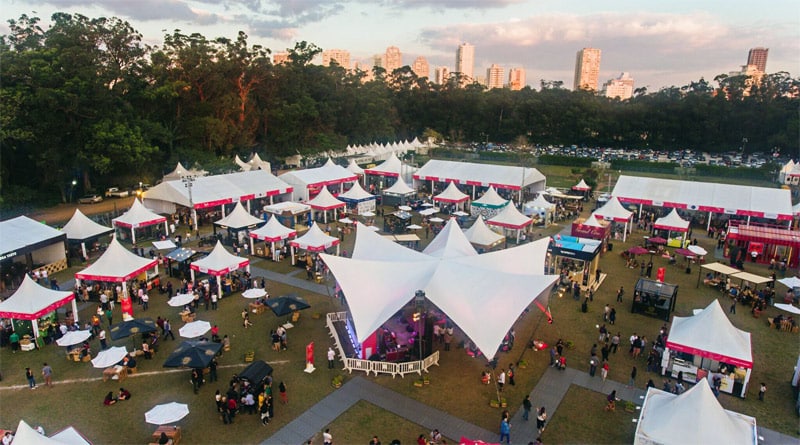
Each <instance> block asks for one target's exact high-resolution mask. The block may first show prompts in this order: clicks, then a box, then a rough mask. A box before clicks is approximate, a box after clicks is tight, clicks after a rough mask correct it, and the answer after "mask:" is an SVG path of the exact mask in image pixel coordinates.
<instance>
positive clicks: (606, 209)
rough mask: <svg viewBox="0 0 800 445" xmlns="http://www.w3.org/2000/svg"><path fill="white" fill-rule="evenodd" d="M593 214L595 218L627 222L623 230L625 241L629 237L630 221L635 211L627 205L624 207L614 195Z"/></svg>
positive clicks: (623, 239)
mask: <svg viewBox="0 0 800 445" xmlns="http://www.w3.org/2000/svg"><path fill="white" fill-rule="evenodd" d="M593 215H594V216H595V218H600V219H604V220H606V221H614V222H620V223H623V224H625V229H624V231H623V232H622V241H623V242H624V241H625V240H627V238H628V223H630V222H631V219H632V218H633V212H631V211H630V210H625V207H622V204H620V202H619V200H618V199H617V198H616V197H614V196H612V197H611V199H609V200H608V202H607V203H605V204H603V206H602V207H600V208H599V209H597V210H595V211H594V213H593Z"/></svg>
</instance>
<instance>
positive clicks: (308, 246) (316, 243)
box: [290, 222, 339, 264]
mask: <svg viewBox="0 0 800 445" xmlns="http://www.w3.org/2000/svg"><path fill="white" fill-rule="evenodd" d="M290 245H291V246H292V264H294V263H295V261H294V250H295V249H303V250H307V251H309V252H323V251H324V250H325V249H327V248H329V247H333V246H336V255H339V238H336V237H335V236H330V235H326V234H325V232H323V231H322V229H320V228H319V226H318V225H317V223H316V222H315V223H314V224H312V225H311V228H310V229H308V232H306V233H305V234H304V235H303V236H301V237H300V238H297V239H295V240H294V241H292V242H291V243H290Z"/></svg>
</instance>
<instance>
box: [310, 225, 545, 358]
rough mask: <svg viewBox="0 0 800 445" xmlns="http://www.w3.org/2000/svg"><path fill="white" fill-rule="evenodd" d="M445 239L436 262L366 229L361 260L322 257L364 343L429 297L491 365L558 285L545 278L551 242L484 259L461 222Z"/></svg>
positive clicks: (358, 246) (359, 238)
mask: <svg viewBox="0 0 800 445" xmlns="http://www.w3.org/2000/svg"><path fill="white" fill-rule="evenodd" d="M448 226H449V227H448ZM441 236H444V237H445V239H447V240H448V242H447V243H443V244H444V245H442V246H439V244H438V243H437V244H435V245H434V248H431V251H432V253H434V256H432V255H429V254H426V253H423V252H417V251H414V250H412V249H408V248H406V247H403V246H400V245H399V244H396V243H393V242H392V241H389V240H386V239H384V238H383V237H381V236H380V235H377V234H375V233H373V232H371V231H370V230H368V229H365V228H364V226H362V225H360V224H359V228H358V230H357V235H356V242H355V247H354V250H353V258H342V257H337V256H332V255H325V254H323V255H321V256H322V259H323V260H324V261H325V264H326V265H328V267H329V268H330V270H331V272H332V273H333V274H334V276H335V277H336V280H337V282H338V283H339V285H340V286H341V289H342V291H343V292H344V295H345V297H346V298H347V302H348V306H349V309H350V313H351V315H352V319H353V324H354V327H355V331H356V334H357V336H358V341H364V339H366V338H367V337H368V336H370V335H371V334H372V333H373V332H374V331H375V330H376V329H378V328H379V327H380V326H381V325H382V324H383V323H384V322H385V321H386V320H388V319H389V318H390V317H392V315H393V314H395V313H396V312H397V311H398V310H399V309H401V308H402V307H403V306H405V305H406V304H407V303H408V302H409V301H410V300H411V299H412V298H413V297H414V295H415V293H416V292H417V291H419V290H422V291H424V292H425V293H426V295H427V298H428V300H429V301H431V302H432V303H433V304H435V305H436V306H438V307H439V309H441V310H442V311H443V312H444V313H445V314H446V315H447V316H448V317H449V318H450V319H451V320H453V322H455V323H456V324H457V325H458V326H459V327H460V328H461V330H462V331H464V333H466V335H467V336H469V338H470V339H471V340H472V341H473V343H474V344H475V345H476V346H477V347H478V348H480V349H481V351H483V352H484V354H485V355H486V356H487V358H489V359H491V358H492V357H493V356H494V353H495V351H496V350H497V348H498V347H499V346H500V344H501V342H502V341H503V337H504V336H505V335H506V333H507V332H508V330H509V329H510V328H511V326H512V325H513V323H514V321H515V320H516V319H517V317H518V316H519V314H520V313H522V311H523V310H524V309H525V308H526V307H527V306H528V305H529V304H530V303H531V302H532V301H533V300H534V299H536V298H538V297H539V296H541V295H545V294H547V292H548V291H549V290H550V288H551V286H552V285H553V283H554V282H555V281H556V279H557V277H556V276H552V275H544V272H543V271H544V262H545V255H546V252H547V244H548V240H547V239H542V240H539V241H536V242H533V243H529V244H525V245H523V246H519V247H514V248H511V249H506V250H501V251H496V252H491V253H486V254H482V255H478V254H477V252H476V251H475V250H474V248H472V246H470V245H469V241H468V240H467V239H466V237H465V235H464V233H463V232H462V231H461V230H460V229H459V228H458V225H457V223H456V221H455V220H454V219H451V220H450V221H449V222H448V223H447V226H445V228H444V229H443V230H442V232H441V233H440V234H439V235H438V236H437V238H438V237H441ZM434 241H435V240H434ZM432 244H433V242H432ZM465 245H466V246H465ZM437 246H438V247H437ZM429 248H430V246H429ZM379 303H380V304H379Z"/></svg>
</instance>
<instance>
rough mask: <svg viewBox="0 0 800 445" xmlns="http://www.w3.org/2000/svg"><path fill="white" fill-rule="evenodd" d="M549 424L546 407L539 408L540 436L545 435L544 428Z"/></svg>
mask: <svg viewBox="0 0 800 445" xmlns="http://www.w3.org/2000/svg"><path fill="white" fill-rule="evenodd" d="M546 424H547V411H545V409H544V407H541V408H539V412H538V413H536V429H537V430H538V431H539V434H542V433H544V427H545V425H546Z"/></svg>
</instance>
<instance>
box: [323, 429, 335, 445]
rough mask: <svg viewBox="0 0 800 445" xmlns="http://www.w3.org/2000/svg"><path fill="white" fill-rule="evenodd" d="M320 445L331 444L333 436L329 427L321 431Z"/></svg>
mask: <svg viewBox="0 0 800 445" xmlns="http://www.w3.org/2000/svg"><path fill="white" fill-rule="evenodd" d="M322 445H333V436H332V435H331V429H330V428H325V432H324V433H322Z"/></svg>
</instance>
